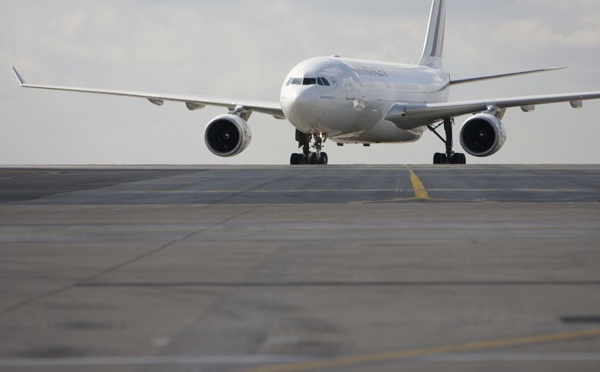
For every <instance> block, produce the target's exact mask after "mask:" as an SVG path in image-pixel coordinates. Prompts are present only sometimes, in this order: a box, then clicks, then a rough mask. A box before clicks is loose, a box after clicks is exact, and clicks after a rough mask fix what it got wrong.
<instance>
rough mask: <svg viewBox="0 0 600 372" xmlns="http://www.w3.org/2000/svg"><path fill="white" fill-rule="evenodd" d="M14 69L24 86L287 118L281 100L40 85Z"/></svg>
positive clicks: (194, 108) (156, 103)
mask: <svg viewBox="0 0 600 372" xmlns="http://www.w3.org/2000/svg"><path fill="white" fill-rule="evenodd" d="M13 71H14V72H15V75H16V77H17V79H18V80H19V84H20V85H21V87H23V88H35V89H47V90H61V91H67V92H80V93H94V94H105V95H113V96H124V97H137V98H145V99H147V100H148V101H150V102H151V103H153V104H155V105H158V106H162V105H163V103H164V102H165V101H174V102H183V103H185V105H186V107H187V108H188V109H189V110H199V109H202V108H204V107H205V106H219V107H226V108H228V109H229V110H234V109H235V108H236V107H238V106H242V107H244V108H245V109H246V110H250V111H254V112H260V113H262V114H267V115H272V116H274V117H275V118H277V119H285V114H284V113H283V110H282V109H281V104H280V103H279V102H270V101H255V100H245V99H231V98H219V97H207V96H193V97H192V96H178V95H170V94H157V93H144V92H131V91H121V90H109V89H92V88H76V87H62V86H54V85H38V84H28V83H27V82H25V79H23V77H22V76H21V74H19V72H18V71H17V69H16V68H14V67H13Z"/></svg>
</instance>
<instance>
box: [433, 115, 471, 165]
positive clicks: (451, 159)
mask: <svg viewBox="0 0 600 372" xmlns="http://www.w3.org/2000/svg"><path fill="white" fill-rule="evenodd" d="M442 125H443V126H444V132H445V134H446V139H444V137H442V136H440V134H439V133H438V132H437V131H436V129H437V128H439V127H440V126H442ZM453 125H454V119H453V118H446V119H444V122H442V123H440V124H438V125H436V126H433V125H431V124H430V125H428V126H427V128H429V130H431V131H432V132H433V133H435V135H436V136H438V138H439V139H440V140H442V142H444V144H445V145H446V152H445V153H439V152H436V153H435V154H434V155H433V164H467V157H466V156H465V154H461V153H458V152H454V151H453V150H452V146H453V140H452V126H453Z"/></svg>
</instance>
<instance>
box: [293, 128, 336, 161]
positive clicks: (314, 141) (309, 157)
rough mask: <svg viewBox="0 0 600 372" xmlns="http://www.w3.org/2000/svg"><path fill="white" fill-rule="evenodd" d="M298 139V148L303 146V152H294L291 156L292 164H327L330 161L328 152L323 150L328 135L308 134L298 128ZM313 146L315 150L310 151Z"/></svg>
mask: <svg viewBox="0 0 600 372" xmlns="http://www.w3.org/2000/svg"><path fill="white" fill-rule="evenodd" d="M296 141H298V148H300V147H302V153H299V154H292V156H291V157H290V164H291V165H298V164H327V163H328V162H329V157H328V156H327V153H325V152H323V151H321V149H322V148H323V143H325V141H327V136H325V135H323V134H306V133H302V132H300V131H299V130H298V129H296ZM311 147H312V148H313V149H315V152H311V151H310V148H311Z"/></svg>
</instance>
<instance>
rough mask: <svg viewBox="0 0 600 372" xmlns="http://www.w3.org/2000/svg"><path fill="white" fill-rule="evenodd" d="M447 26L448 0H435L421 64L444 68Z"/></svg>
mask: <svg viewBox="0 0 600 372" xmlns="http://www.w3.org/2000/svg"><path fill="white" fill-rule="evenodd" d="M445 28H446V0H433V4H432V5H431V15H430V16H429V27H428V29H427V37H426V39H425V47H424V48H423V55H422V56H421V61H420V62H419V64H420V65H423V66H429V67H433V68H442V62H443V60H442V54H443V51H444V32H445Z"/></svg>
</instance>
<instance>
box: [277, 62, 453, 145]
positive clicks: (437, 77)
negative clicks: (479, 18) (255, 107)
mask: <svg viewBox="0 0 600 372" xmlns="http://www.w3.org/2000/svg"><path fill="white" fill-rule="evenodd" d="M449 88H450V76H449V75H448V73H446V72H445V71H443V70H440V69H434V68H430V67H426V66H418V65H406V64H395V63H387V62H376V61H366V60H359V59H345V58H339V57H318V58H311V59H308V60H305V61H303V62H301V63H300V64H298V65H297V66H296V67H294V69H292V71H290V73H289V74H288V76H287V77H286V79H285V81H284V82H283V86H282V88H281V107H282V109H283V112H284V113H285V116H286V118H287V119H288V120H289V121H290V122H291V123H292V124H293V125H294V126H295V127H296V128H298V129H299V130H300V131H301V132H304V133H310V134H321V135H325V136H327V137H328V138H330V139H332V140H334V141H336V142H339V143H384V142H411V141H416V140H418V139H419V138H421V135H422V134H423V131H424V130H425V128H426V127H424V126H423V123H422V122H415V123H412V122H410V121H407V122H406V123H403V125H402V127H399V126H397V125H395V124H394V123H392V122H389V121H386V120H384V117H385V115H386V114H387V112H388V111H389V109H390V108H391V106H392V105H393V104H394V103H399V102H402V103H413V104H414V103H440V102H447V101H448V97H449V93H450V90H449Z"/></svg>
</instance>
